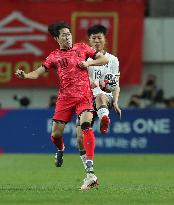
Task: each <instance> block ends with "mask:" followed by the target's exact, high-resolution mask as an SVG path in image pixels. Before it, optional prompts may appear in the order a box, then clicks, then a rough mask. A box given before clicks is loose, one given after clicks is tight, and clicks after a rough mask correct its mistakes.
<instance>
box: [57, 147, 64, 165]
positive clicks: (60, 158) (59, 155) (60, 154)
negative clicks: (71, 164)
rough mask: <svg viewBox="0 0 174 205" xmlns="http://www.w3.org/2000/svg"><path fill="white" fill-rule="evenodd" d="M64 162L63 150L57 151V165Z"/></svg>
mask: <svg viewBox="0 0 174 205" xmlns="http://www.w3.org/2000/svg"><path fill="white" fill-rule="evenodd" d="M62 164H63V151H59V150H58V151H57V152H56V155H55V165H56V167H61V166H62Z"/></svg>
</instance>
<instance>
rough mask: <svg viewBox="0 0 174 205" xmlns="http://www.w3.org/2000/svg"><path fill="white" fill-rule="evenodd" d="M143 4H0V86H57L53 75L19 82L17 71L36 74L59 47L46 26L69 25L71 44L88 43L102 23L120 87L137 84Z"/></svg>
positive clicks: (129, 0) (127, 0) (130, 0)
mask: <svg viewBox="0 0 174 205" xmlns="http://www.w3.org/2000/svg"><path fill="white" fill-rule="evenodd" d="M143 2H144V1H143V0H139V1H137V0H121V1H118V0H113V1H100V3H99V2H98V1H94V0H93V1H84V2H82V1H78V0H77V1H59V3H58V1H57V0H52V1H44V0H43V1H32V0H25V1H22V0H15V1H14V0H2V2H1V8H0V87H24V86H25V87H30V86H37V87H56V83H57V81H56V75H55V73H48V74H46V75H45V76H43V77H40V78H39V79H38V80H19V79H17V78H16V77H15V75H14V72H15V70H16V68H19V67H22V68H23V69H24V70H25V71H26V72H30V71H32V70H34V69H36V68H37V67H38V66H39V65H40V64H41V62H42V61H43V60H44V59H45V57H46V56H48V55H49V53H50V52H51V51H52V50H54V49H55V48H57V46H58V45H57V43H56V42H55V41H54V39H52V37H51V36H50V35H49V34H48V32H47V26H48V25H49V24H51V23H53V22H56V21H59V20H64V21H66V22H67V23H69V24H71V27H72V34H73V38H74V42H79V41H87V38H86V31H87V28H88V27H89V26H91V25H94V24H98V23H101V24H103V25H104V26H106V27H107V28H108V31H109V33H108V36H107V39H108V43H107V50H108V52H110V53H112V54H114V55H116V56H117V57H118V58H119V61H120V71H121V85H129V84H137V83H139V82H140V77H141V70H142V39H143V18H144V3H143Z"/></svg>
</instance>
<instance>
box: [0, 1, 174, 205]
mask: <svg viewBox="0 0 174 205" xmlns="http://www.w3.org/2000/svg"><path fill="white" fill-rule="evenodd" d="M173 17H174V0H25V1H23V0H1V6H0V204H5V205H7V204H10V205H11V204H14V205H15V204H16V205H17V204H21V205H25V204H37V205H39V204H42V205H44V204H46V205H49V204H50V205H53V204H60V203H61V204H71V205H73V204H83V205H87V204H91V205H93V204H94V205H96V204H100V205H111V204H114V205H115V204H125V205H128V204H132V205H140V204H148V205H155V204H158V205H159V204H161V205H164V204H173V203H174V197H173V196H174V195H173V193H174V187H173V178H174V175H173V173H174V166H173V163H174V158H173V153H174V89H173V81H174V80H173V79H174V41H173V36H174V18H173ZM58 20H65V21H67V22H68V23H69V24H70V25H71V26H72V33H73V37H74V42H77V41H87V38H86V35H85V32H86V30H87V28H88V26H91V25H93V24H97V23H101V24H103V25H104V26H106V27H107V28H108V31H109V33H108V44H107V50H108V51H109V52H111V53H112V54H114V55H116V56H117V57H118V59H119V61H120V71H121V79H120V81H121V93H120V99H119V104H120V106H121V108H122V112H123V117H122V120H121V121H120V120H119V119H118V117H117V115H116V114H115V113H114V111H112V112H111V115H110V117H111V125H110V130H109V133H108V134H107V136H101V134H100V132H99V122H98V121H96V123H95V125H94V131H95V134H96V139H97V146H96V156H95V162H96V172H97V176H98V177H99V179H100V183H101V185H100V189H99V190H94V191H93V190H92V192H88V193H84V194H82V193H80V192H79V191H78V189H77V187H78V186H79V185H80V183H81V182H82V179H83V177H84V173H83V168H82V164H81V163H80V159H79V156H78V155H77V154H78V150H77V148H76V132H75V119H73V120H72V121H71V122H70V123H69V124H68V125H67V126H66V129H65V134H64V139H65V144H66V153H67V154H66V155H65V163H64V166H63V167H62V168H61V169H59V170H57V169H56V168H55V167H54V163H53V161H54V152H55V149H54V146H53V145H52V144H51V142H50V137H49V135H50V128H51V117H52V114H53V112H54V105H55V100H56V97H55V96H56V93H57V86H56V77H55V74H54V73H49V74H48V75H45V76H43V77H42V78H40V79H39V80H37V81H32V80H26V81H23V80H19V79H17V78H16V77H15V76H14V72H15V70H16V68H18V67H22V68H23V69H25V71H26V72H27V71H31V70H33V69H35V68H36V67H37V66H38V65H40V64H41V62H42V61H43V60H44V59H45V57H46V56H47V55H48V54H49V53H50V52H51V51H52V50H54V49H55V48H56V47H57V45H56V43H55V42H54V41H53V39H52V38H51V37H50V36H49V35H48V33H47V25H48V24H50V23H52V22H55V21H58ZM24 153H25V155H24ZM106 153H107V154H106ZM116 153H117V154H116ZM135 153H136V154H135ZM60 179H61V180H60Z"/></svg>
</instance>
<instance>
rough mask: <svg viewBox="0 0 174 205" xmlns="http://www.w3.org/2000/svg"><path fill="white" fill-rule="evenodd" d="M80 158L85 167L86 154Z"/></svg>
mask: <svg viewBox="0 0 174 205" xmlns="http://www.w3.org/2000/svg"><path fill="white" fill-rule="evenodd" d="M80 158H81V160H82V163H83V166H84V168H85V169H86V168H87V167H86V160H87V157H86V154H84V155H81V156H80Z"/></svg>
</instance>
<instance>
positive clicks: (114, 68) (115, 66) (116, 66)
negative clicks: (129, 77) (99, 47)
mask: <svg viewBox="0 0 174 205" xmlns="http://www.w3.org/2000/svg"><path fill="white" fill-rule="evenodd" d="M111 71H112V74H114V75H115V79H116V83H117V87H119V86H120V85H119V84H120V83H119V79H120V70H119V61H118V58H117V57H115V56H113V58H112V62H111Z"/></svg>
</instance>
